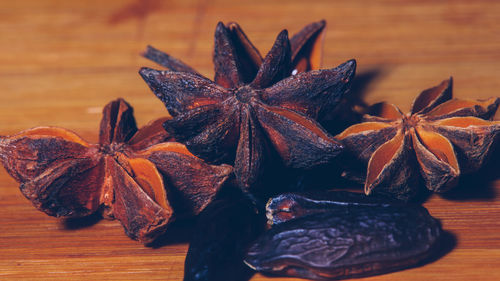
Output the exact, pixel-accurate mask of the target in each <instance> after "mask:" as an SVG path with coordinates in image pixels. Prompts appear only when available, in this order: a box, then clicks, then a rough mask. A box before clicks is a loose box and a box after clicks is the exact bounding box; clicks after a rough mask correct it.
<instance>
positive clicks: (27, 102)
mask: <svg viewBox="0 0 500 281" xmlns="http://www.w3.org/2000/svg"><path fill="white" fill-rule="evenodd" d="M319 19H326V20H327V22H328V30H327V34H326V38H325V47H324V52H325V56H324V64H323V65H324V67H333V66H335V65H337V64H339V63H341V62H343V61H346V60H348V59H350V58H356V59H357V61H358V66H359V68H358V75H359V76H358V77H360V78H361V80H362V81H364V83H363V84H362V85H363V89H362V93H363V97H364V100H365V102H366V103H368V104H371V103H374V102H379V101H382V100H386V101H389V102H391V103H394V104H396V105H398V106H400V108H401V109H403V110H405V111H406V110H408V109H409V107H410V104H411V101H412V100H413V98H414V97H415V96H416V94H418V93H419V92H420V91H421V90H423V89H425V88H428V87H430V86H433V85H436V84H437V83H439V82H440V81H442V80H443V79H446V78H447V77H449V76H453V77H454V82H455V85H454V93H455V96H457V97H469V98H487V97H489V96H498V89H500V79H498V75H499V73H500V32H499V30H500V1H494V0H491V1H469V0H463V1H417V0H414V1H396V0H385V1H371V0H364V1H350V0H345V1H326V0H325V1H298V0H293V1H263V0H258V1H235V0H232V1H229V0H217V1H216V0H213V1H210V0H199V1H176V0H172V1H159V0H149V1H146V0H144V1H139V0H136V1H133V0H130V1H97V0H90V1H62V0H60V1H38V0H29V1H2V3H1V4H0V134H2V135H5V134H12V133H15V132H17V131H20V130H22V129H26V128H30V127H34V126H38V125H56V126H62V127H66V128H69V129H72V130H74V131H76V132H78V133H79V134H81V135H82V136H83V137H85V138H86V139H87V140H88V141H96V139H97V129H98V124H99V120H100V113H101V109H102V106H104V105H105V104H106V103H107V102H108V101H110V100H112V99H115V98H117V97H123V98H125V99H126V100H127V101H129V102H130V103H131V104H132V105H133V106H134V108H135V114H136V117H137V119H138V123H139V124H145V123H146V122H147V121H149V120H151V119H153V118H157V117H160V116H163V115H165V110H164V108H163V105H162V104H161V103H160V101H159V100H157V99H156V98H155V97H154V96H153V95H152V94H151V93H150V91H149V89H148V88H147V86H146V85H145V83H144V82H143V81H142V80H141V78H140V77H139V75H138V74H137V71H138V69H139V67H141V66H155V65H154V64H152V63H149V62H148V61H146V60H145V59H143V58H141V57H140V56H139V53H140V52H141V51H142V50H143V49H144V48H145V46H146V45H147V44H151V45H154V46H155V47H157V48H160V49H162V50H165V51H167V52H169V53H170V54H172V55H174V56H176V57H178V58H181V59H182V60H183V61H185V62H187V63H189V64H190V65H191V66H193V67H194V68H195V69H197V70H199V71H200V72H201V73H203V74H205V75H208V76H212V64H211V53H212V46H213V42H212V40H213V31H214V28H215V25H216V23H217V21H224V22H228V21H237V22H239V23H240V25H241V26H242V27H243V29H244V30H245V32H246V33H247V35H248V36H249V37H250V39H251V40H252V41H253V42H254V43H255V45H256V46H257V47H258V48H259V49H260V50H261V53H263V54H265V53H266V52H267V50H268V49H269V48H270V46H271V44H272V42H273V40H274V38H275V36H276V35H277V34H278V32H279V31H280V30H281V29H283V28H287V29H288V30H289V31H290V33H294V32H296V31H298V30H299V29H300V28H301V27H302V26H304V25H305V24H307V23H309V22H312V21H316V20H319ZM357 90H360V89H357ZM495 163H496V164H492V165H494V166H493V167H490V172H489V174H488V173H487V175H489V176H487V177H486V176H484V173H483V174H481V176H476V177H468V178H467V179H466V180H464V181H463V182H462V183H461V185H460V186H459V188H458V191H457V193H458V194H459V195H457V196H455V197H454V198H448V199H443V198H441V197H439V196H432V197H431V198H430V200H428V202H426V203H425V206H426V207H428V209H429V210H430V212H431V213H432V214H433V215H434V216H435V217H437V218H439V219H441V221H442V223H443V226H444V229H446V230H447V231H448V232H449V233H451V235H452V236H453V237H455V239H454V240H456V245H455V246H454V247H453V249H452V250H451V251H449V252H448V253H446V254H445V255H444V256H443V257H442V258H440V259H438V260H436V261H434V262H432V263H430V264H427V265H424V266H421V267H418V268H413V269H409V270H404V271H401V272H396V273H392V274H387V275H382V276H377V277H371V278H366V279H363V280H500V220H499V217H500V200H499V199H498V193H499V192H500V180H498V179H497V180H494V178H495V177H494V176H492V175H493V174H494V173H492V172H491V171H494V170H495V169H496V170H497V171H498V167H499V164H498V163H500V161H496V162H495ZM176 237H177V238H179V237H182V235H177V236H176V235H174V238H175V239H174V238H172V240H173V241H170V243H165V244H166V245H164V246H162V247H159V248H148V247H144V246H142V245H141V244H139V243H137V242H135V241H132V240H130V239H129V238H128V237H126V236H125V234H124V233H123V229H122V227H121V226H120V225H119V223H118V222H116V221H107V220H101V221H96V222H93V221H92V220H83V221H71V222H65V221H62V220H58V219H55V218H52V217H48V216H46V215H45V214H43V213H40V212H39V211H37V210H35V209H34V207H32V206H31V204H30V203H29V201H28V200H26V199H25V198H24V197H23V196H22V195H21V193H20V192H19V189H18V184H17V183H16V182H15V181H14V180H13V179H11V178H10V177H9V176H8V175H7V173H6V172H5V170H3V169H0V279H2V280H14V279H15V280H35V279H36V280H43V279H45V280H68V279H71V280H156V279H162V280H181V279H182V272H183V263H184V256H185V253H186V251H187V244H186V243H185V242H176V241H177V238H176ZM451 240H453V239H451ZM252 280H255V281H257V280H271V279H270V278H267V277H264V276H262V275H255V276H254V278H252ZM274 280H298V279H274Z"/></svg>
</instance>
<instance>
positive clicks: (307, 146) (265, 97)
mask: <svg viewBox="0 0 500 281" xmlns="http://www.w3.org/2000/svg"><path fill="white" fill-rule="evenodd" d="M228 26H229V27H227V26H225V25H224V24H222V23H219V24H218V25H217V29H216V32H215V48H214V65H215V79H214V82H212V81H210V80H208V79H206V78H204V77H202V76H200V75H198V74H196V73H193V72H192V71H190V70H189V69H188V68H187V67H184V66H183V67H178V66H174V67H171V65H173V64H172V63H170V62H168V63H164V64H165V65H166V66H167V67H169V68H172V69H176V70H179V71H157V70H153V69H149V68H143V69H141V71H140V74H141V75H142V77H143V78H144V80H145V81H146V83H147V84H148V85H149V87H150V88H151V90H152V91H153V92H154V93H155V94H156V95H157V96H158V97H159V98H160V99H161V100H162V101H163V103H164V104H165V106H166V108H167V109H168V111H169V113H170V114H171V115H172V116H173V119H172V120H168V121H166V122H165V124H164V127H165V129H166V130H167V131H168V132H169V133H171V134H172V135H173V136H174V137H175V138H176V140H178V141H180V142H182V143H184V144H186V146H187V148H188V149H189V151H191V152H192V153H193V154H195V155H196V156H198V157H201V158H202V159H205V160H207V161H209V162H210V163H229V164H233V163H234V168H235V175H236V179H237V182H238V185H239V186H240V187H241V188H243V189H244V190H248V189H250V188H251V187H252V186H255V185H257V184H258V182H259V180H260V179H261V177H262V174H263V173H264V171H267V167H268V165H267V163H269V161H271V158H273V156H271V155H274V154H277V155H279V159H280V161H281V163H283V164H284V165H285V166H286V167H291V168H299V169H309V168H313V167H315V166H318V165H321V164H325V163H328V162H330V161H331V160H332V159H333V158H334V157H335V156H336V155H337V154H338V153H339V152H340V151H341V149H342V147H341V145H340V144H339V143H338V142H337V141H336V140H335V139H334V138H332V137H331V136H330V135H329V134H328V133H327V132H326V131H325V130H324V129H323V128H321V126H320V125H319V124H318V123H317V122H316V121H315V120H314V118H316V117H317V116H318V115H319V114H321V112H323V111H326V110H328V109H329V108H330V107H331V106H332V105H333V104H335V103H336V101H338V100H339V98H340V97H341V96H342V95H343V94H344V93H345V92H346V91H347V89H348V88H349V85H350V81H351V79H352V77H353V75H354V71H355V66H356V64H355V62H354V60H351V61H349V62H346V63H344V64H342V65H340V66H339V67H337V68H333V69H325V70H313V71H307V72H301V73H299V74H297V75H293V76H290V74H291V73H292V71H293V70H294V69H296V67H298V69H297V71H299V70H300V71H302V70H306V69H308V68H310V67H312V66H314V65H315V61H316V60H314V59H308V58H309V57H310V58H312V57H311V55H310V54H312V53H315V52H307V51H305V50H306V49H307V48H306V46H311V45H312V46H311V47H310V48H311V49H314V50H315V49H316V48H317V47H313V46H317V43H310V40H309V39H303V38H316V37H314V36H310V34H318V35H317V36H319V34H321V30H322V27H321V24H320V28H319V29H318V28H315V27H311V30H312V31H307V30H306V31H304V32H303V33H299V35H297V36H299V37H298V38H299V39H300V38H302V39H300V40H299V39H297V40H294V42H295V43H294V45H295V46H296V47H295V48H296V50H299V51H296V50H295V51H296V52H295V53H294V52H292V49H291V45H290V41H289V39H288V35H287V31H286V30H284V31H282V32H281V33H280V34H279V35H278V37H277V39H276V42H275V43H274V46H273V47H272V49H271V51H270V52H269V53H268V55H267V56H266V57H265V58H264V59H263V60H262V62H259V57H260V55H259V54H258V51H256V49H255V48H254V47H253V45H252V44H251V43H250V42H249V41H248V40H247V39H246V36H245V35H244V33H243V32H242V31H241V29H240V28H239V27H238V26H237V25H234V24H230V25H228ZM304 34H306V35H307V36H306V35H304ZM235 38H236V39H235ZM312 41H314V42H316V41H317V40H312ZM237 46H244V48H241V47H240V48H237ZM304 48H306V49H304ZM242 49H244V51H242ZM300 50H304V52H302V51H300ZM146 54H148V53H146ZM302 54H304V56H305V57H307V59H305V60H306V61H307V63H301V66H298V65H294V63H293V61H294V60H295V61H304V59H299V56H301V55H302ZM147 56H148V55H147ZM293 56H295V57H293ZM164 61H169V60H167V59H165V60H164ZM248 65H250V66H252V65H253V66H252V67H249V66H248ZM304 65H307V66H304ZM254 68H255V69H256V70H255V71H253V70H251V69H254ZM267 172H269V171H267Z"/></svg>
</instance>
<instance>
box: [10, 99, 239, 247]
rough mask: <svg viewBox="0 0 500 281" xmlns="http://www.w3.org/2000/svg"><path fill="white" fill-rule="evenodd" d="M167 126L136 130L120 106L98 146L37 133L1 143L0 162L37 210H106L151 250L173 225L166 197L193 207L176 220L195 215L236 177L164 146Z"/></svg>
mask: <svg viewBox="0 0 500 281" xmlns="http://www.w3.org/2000/svg"><path fill="white" fill-rule="evenodd" d="M166 119H167V118H162V119H158V120H155V121H153V122H151V123H150V124H148V125H146V126H144V127H143V128H141V129H140V130H138V129H137V126H136V123H135V119H134V116H133V110H132V108H131V107H130V106H129V105H128V104H127V103H126V102H125V101H124V100H122V99H118V100H116V101H113V102H111V103H109V104H108V105H107V106H106V107H105V108H104V110H103V119H102V121H101V126H100V133H99V144H90V143H88V142H87V141H85V140H83V139H82V138H81V137H79V136H78V135H77V134H75V133H73V132H71V131H69V130H66V129H62V128H56V127H37V128H33V129H29V130H26V131H23V132H20V133H18V134H16V135H13V136H8V137H2V138H0V159H1V161H2V162H3V164H4V166H5V168H6V170H7V171H8V172H9V174H10V175H11V176H12V177H13V178H14V179H16V180H17V181H18V182H20V183H21V186H20V189H21V191H22V193H23V194H24V196H26V198H28V199H29V200H30V201H31V202H32V203H33V204H34V206H35V207H36V208H38V209H39V210H41V211H43V212H45V213H47V214H49V215H51V216H56V217H82V216H87V215H90V214H92V213H95V212H97V211H103V212H104V215H105V216H109V217H113V218H116V219H118V220H119V221H120V222H121V223H122V225H123V227H124V228H125V232H126V233H127V235H128V236H130V237H131V238H133V239H137V240H139V241H141V242H143V243H149V242H151V241H153V240H154V239H155V238H156V237H158V236H159V235H160V234H162V233H164V231H165V229H166V227H167V225H168V223H169V222H170V221H171V220H172V215H173V212H174V209H173V208H172V207H171V205H170V202H169V199H170V198H167V193H169V194H168V197H170V196H171V194H172V195H174V196H178V197H181V198H184V200H183V202H184V201H187V202H188V204H186V205H185V206H183V208H182V209H179V211H178V210H177V209H175V212H176V213H180V214H182V213H184V215H185V214H197V213H199V212H200V211H201V210H202V209H203V208H204V206H206V205H207V204H208V203H209V202H210V201H211V199H212V198H213V197H214V196H215V194H216V192H217V190H218V189H219V188H220V187H221V185H222V184H223V183H224V181H225V180H226V179H227V177H228V176H229V174H230V173H231V172H232V169H231V168H230V167H229V166H227V165H224V166H211V165H208V164H205V163H204V162H203V161H202V160H201V159H199V158H196V157H194V156H193V155H192V154H191V153H189V151H187V149H186V148H185V146H184V145H182V144H180V143H175V142H164V141H165V140H167V139H168V138H169V136H168V134H167V133H166V132H165V130H163V128H162V126H161V124H162V123H163V122H165V121H166ZM165 185H166V186H167V189H165ZM174 193H175V194H174ZM174 207H175V206H174Z"/></svg>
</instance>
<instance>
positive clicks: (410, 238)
mask: <svg viewBox="0 0 500 281" xmlns="http://www.w3.org/2000/svg"><path fill="white" fill-rule="evenodd" d="M441 234H442V229H441V226H440V224H439V222H438V221H437V220H435V219H434V218H433V217H432V216H431V215H429V213H428V212H427V210H426V209H425V208H423V207H421V206H413V207H408V206H383V207H374V206H367V205H350V206H349V207H345V208H344V210H343V211H342V212H335V211H333V212H320V213H313V214H310V215H306V216H303V217H299V218H296V219H292V220H289V221H285V222H283V223H280V224H277V225H276V226H274V227H272V228H271V229H270V230H269V231H267V232H266V233H264V234H263V235H262V236H260V237H259V239H258V240H257V241H256V242H255V243H254V244H253V245H252V246H251V247H250V249H249V251H248V254H247V257H246V259H245V262H246V263H247V264H248V265H249V266H250V267H252V268H253V269H255V270H256V271H258V272H261V273H264V274H272V275H280V276H291V277H301V278H308V279H314V280H332V279H343V278H352V277H361V276H368V275H375V274H381V273H387V272H391V271H395V270H398V269H402V268H407V267H411V266H415V265H417V264H419V263H420V262H421V261H423V260H425V259H426V258H428V257H429V256H430V255H431V254H433V253H434V252H435V250H437V249H438V248H437V247H436V246H437V245H438V243H436V242H437V241H438V239H439V237H440V236H441Z"/></svg>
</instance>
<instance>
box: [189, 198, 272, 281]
mask: <svg viewBox="0 0 500 281" xmlns="http://www.w3.org/2000/svg"><path fill="white" fill-rule="evenodd" d="M226 195H227V194H226ZM264 225H265V222H264V216H263V215H262V212H260V213H259V212H257V209H256V207H255V206H254V205H253V204H252V202H251V201H250V200H248V199H247V198H245V197H244V196H243V195H242V194H241V193H237V192H234V193H233V194H231V195H229V196H225V197H223V198H219V199H217V200H216V201H213V202H212V203H210V204H209V205H208V206H207V208H205V209H204V210H203V212H201V214H200V216H199V217H198V222H197V224H196V227H195V230H194V233H193V237H192V238H191V241H190V244H189V250H188V253H187V256H186V261H185V266H184V281H211V280H213V281H219V280H247V279H248V277H249V276H251V275H252V274H253V271H252V270H251V269H250V268H248V267H247V266H246V265H245V264H244V263H243V258H244V256H245V254H246V251H247V249H248V247H249V246H250V244H251V243H252V242H253V241H255V239H257V237H258V235H259V234H261V233H262V232H263V230H264Z"/></svg>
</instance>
